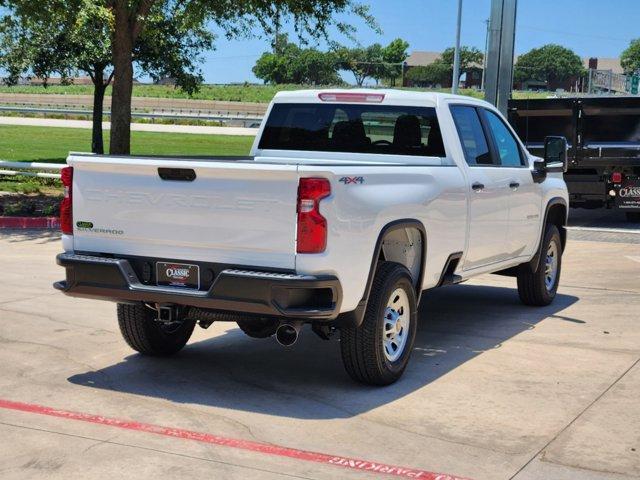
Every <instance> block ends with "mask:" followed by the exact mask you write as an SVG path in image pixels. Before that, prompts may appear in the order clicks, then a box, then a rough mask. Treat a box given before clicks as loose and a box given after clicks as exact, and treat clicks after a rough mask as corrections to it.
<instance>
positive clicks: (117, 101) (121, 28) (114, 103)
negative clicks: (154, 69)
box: [109, 2, 134, 155]
mask: <svg viewBox="0 0 640 480" xmlns="http://www.w3.org/2000/svg"><path fill="white" fill-rule="evenodd" d="M126 3H127V2H116V6H115V8H114V10H115V12H114V13H115V24H116V25H115V32H114V35H113V68H114V76H113V94H112V98H111V145H110V149H109V151H110V153H111V154H112V155H129V153H130V152H131V94H132V91H133V42H134V40H133V38H134V33H133V28H132V25H131V24H130V21H129V15H128V12H127V7H126Z"/></svg>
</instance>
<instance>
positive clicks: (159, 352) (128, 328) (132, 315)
mask: <svg viewBox="0 0 640 480" xmlns="http://www.w3.org/2000/svg"><path fill="white" fill-rule="evenodd" d="M156 317H157V313H156V311H155V310H153V309H151V308H149V307H147V306H145V305H143V304H137V305H129V304H124V303H119V304H118V325H119V326H120V332H121V333H122V337H123V338H124V339H125V341H126V342H127V344H129V346H130V347H131V348H133V349H134V350H136V351H138V352H140V353H142V354H145V355H155V356H167V355H173V354H174V353H177V352H179V351H180V350H181V349H182V348H183V347H184V346H185V345H186V344H187V342H188V341H189V338H190V337H191V334H192V333H193V328H194V327H195V325H196V321H195V320H191V319H177V320H176V321H175V322H170V323H168V322H160V321H158V320H157V319H156Z"/></svg>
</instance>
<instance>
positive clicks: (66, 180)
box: [60, 167, 73, 235]
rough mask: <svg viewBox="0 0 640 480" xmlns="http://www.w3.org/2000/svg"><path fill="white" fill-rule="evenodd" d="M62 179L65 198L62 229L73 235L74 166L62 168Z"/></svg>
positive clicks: (62, 208)
mask: <svg viewBox="0 0 640 480" xmlns="http://www.w3.org/2000/svg"><path fill="white" fill-rule="evenodd" d="M60 180H61V181H62V186H63V187H64V198H63V199H62V202H61V203H60V230H62V233H64V234H66V235H73V167H65V168H63V169H62V170H60Z"/></svg>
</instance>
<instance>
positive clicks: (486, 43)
mask: <svg viewBox="0 0 640 480" xmlns="http://www.w3.org/2000/svg"><path fill="white" fill-rule="evenodd" d="M484 23H486V24H487V33H486V35H485V38H484V57H482V79H481V80H480V91H481V92H484V76H485V73H487V52H488V51H489V25H490V23H491V22H490V21H489V19H488V18H487V19H486V20H485V21H484Z"/></svg>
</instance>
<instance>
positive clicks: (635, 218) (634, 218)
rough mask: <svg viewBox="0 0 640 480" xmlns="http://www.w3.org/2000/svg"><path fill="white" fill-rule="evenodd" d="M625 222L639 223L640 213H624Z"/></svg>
mask: <svg viewBox="0 0 640 480" xmlns="http://www.w3.org/2000/svg"><path fill="white" fill-rule="evenodd" d="M626 214H627V222H634V223H636V222H637V223H640V212H626Z"/></svg>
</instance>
